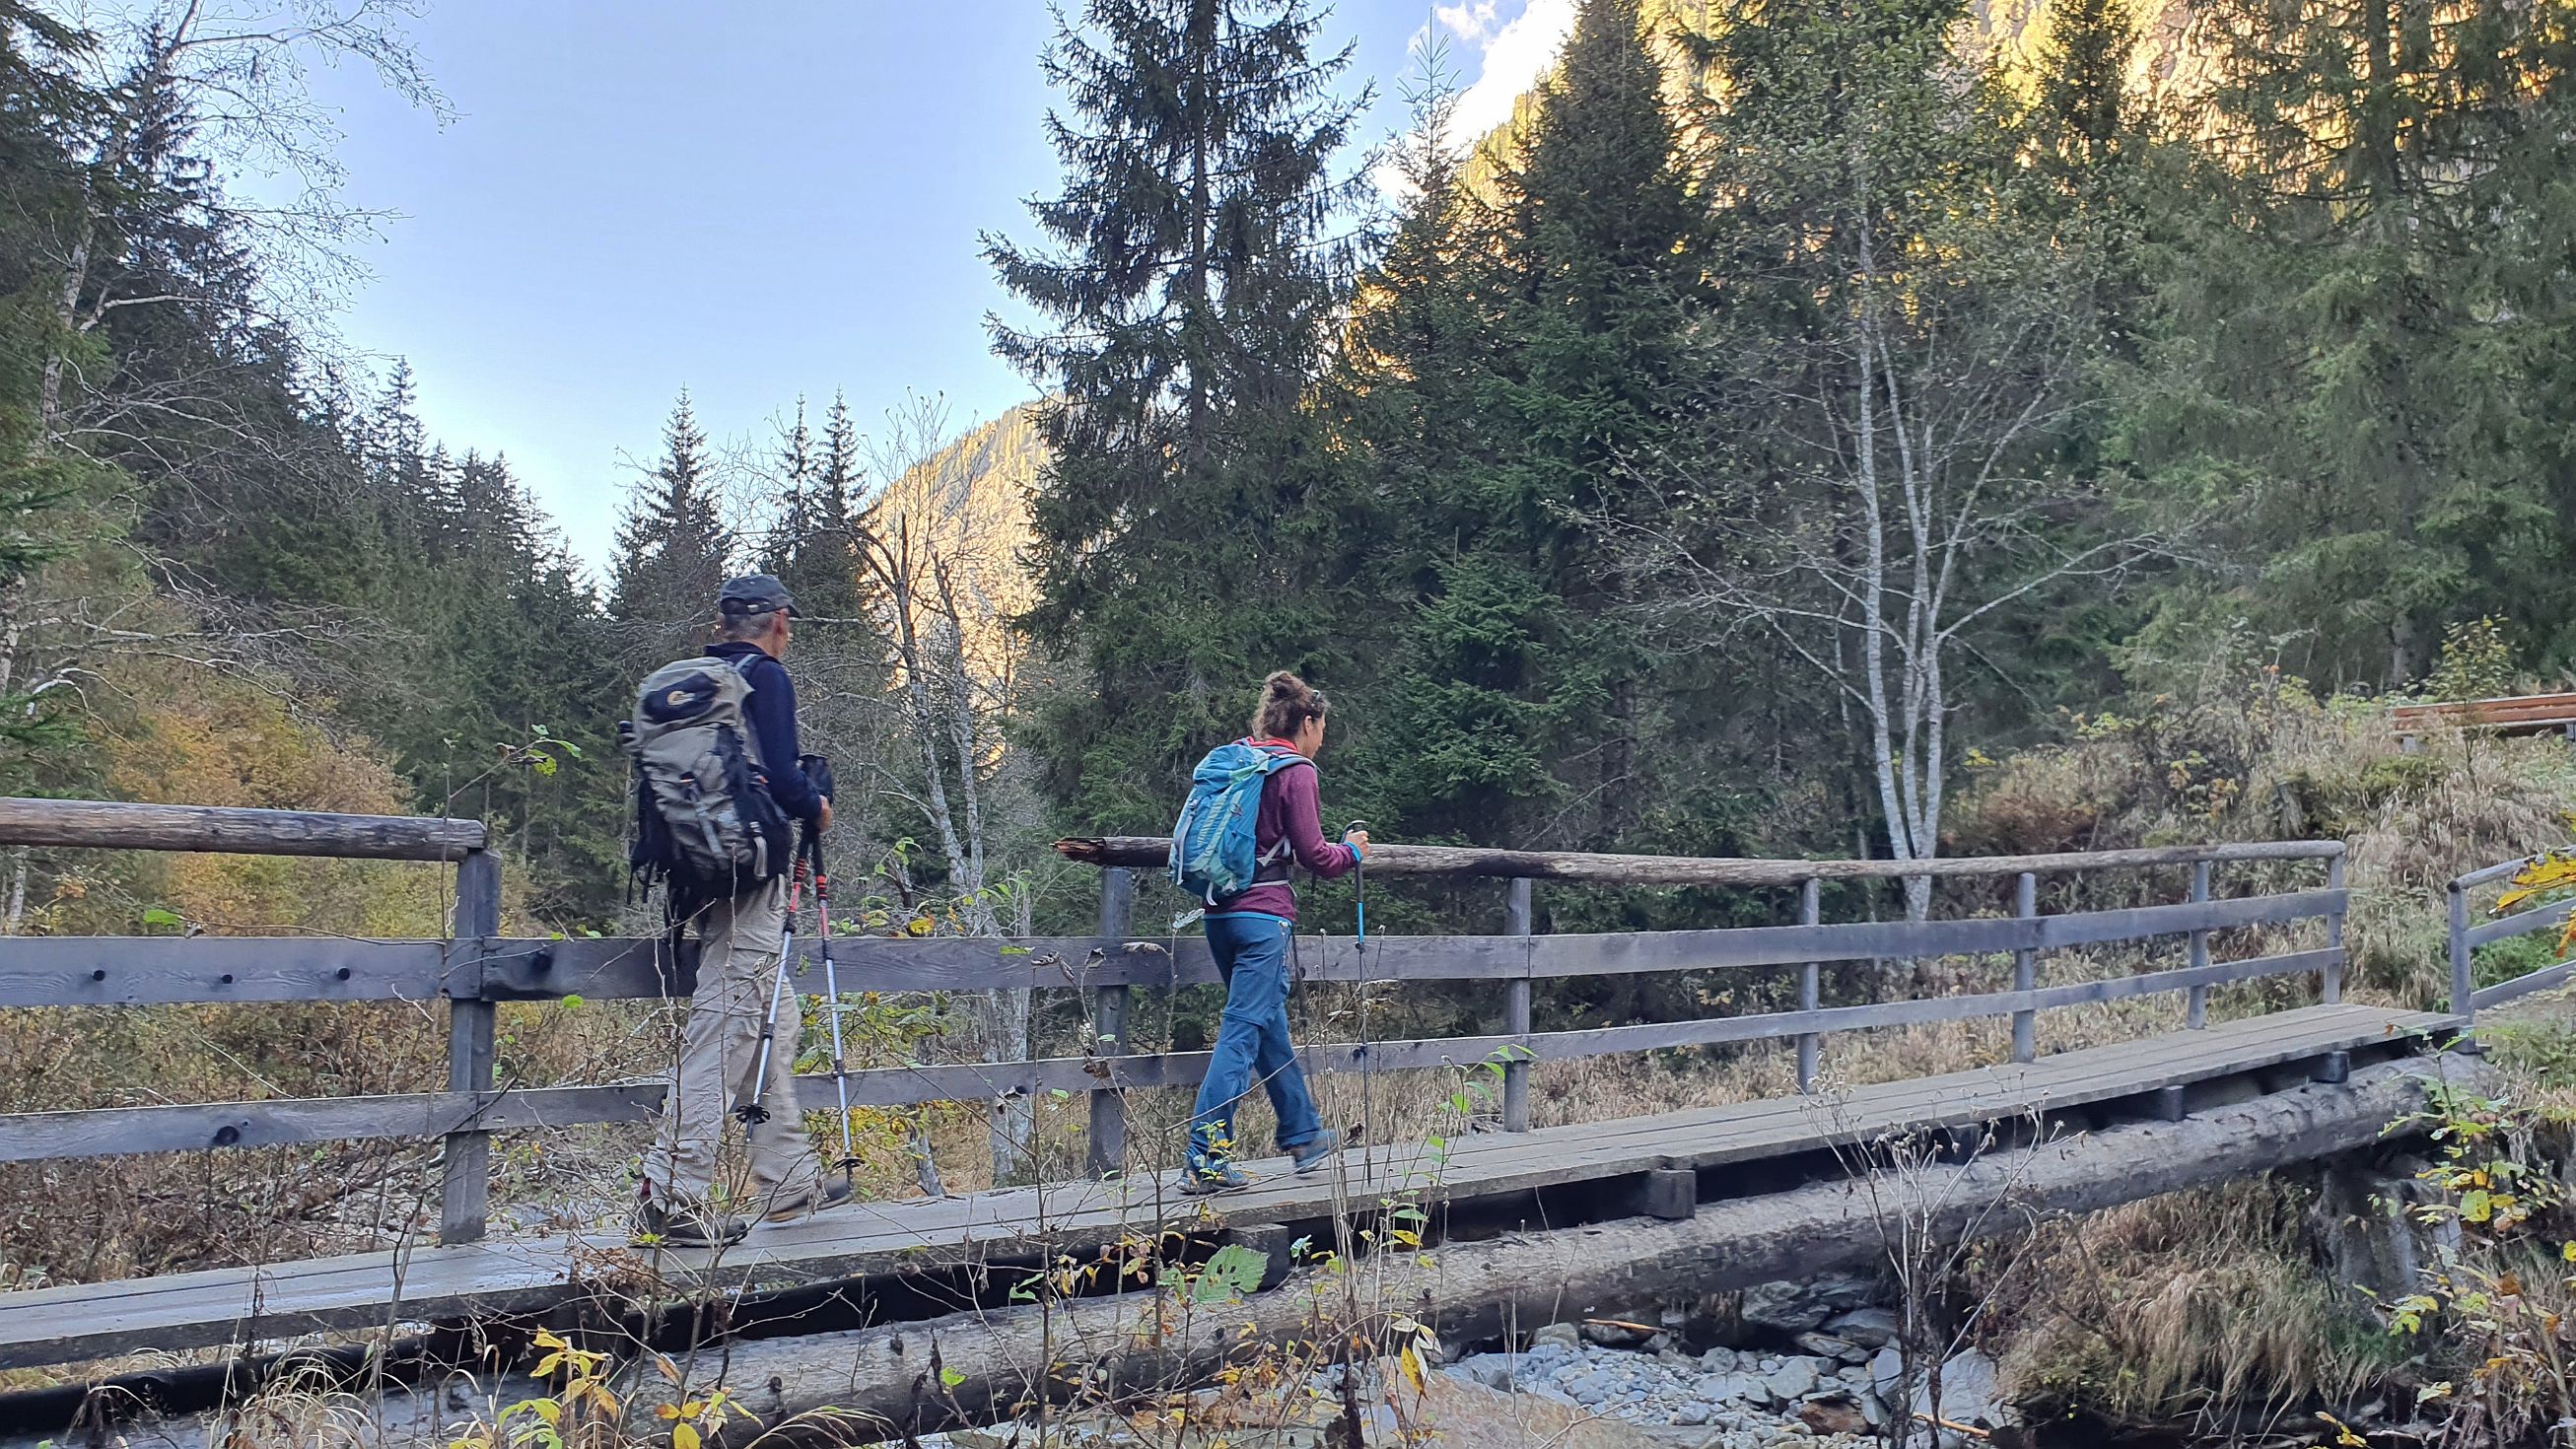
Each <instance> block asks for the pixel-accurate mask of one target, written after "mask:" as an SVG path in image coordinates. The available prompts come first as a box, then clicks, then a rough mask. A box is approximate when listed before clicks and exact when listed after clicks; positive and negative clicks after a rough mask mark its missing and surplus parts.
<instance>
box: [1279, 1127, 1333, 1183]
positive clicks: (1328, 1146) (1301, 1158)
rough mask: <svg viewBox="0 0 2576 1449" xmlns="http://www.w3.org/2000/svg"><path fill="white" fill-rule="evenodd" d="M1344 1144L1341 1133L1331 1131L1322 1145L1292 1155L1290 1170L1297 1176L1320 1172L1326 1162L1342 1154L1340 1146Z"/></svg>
mask: <svg viewBox="0 0 2576 1449" xmlns="http://www.w3.org/2000/svg"><path fill="white" fill-rule="evenodd" d="M1345 1145H1346V1144H1345V1143H1344V1142H1343V1141H1342V1134H1340V1133H1339V1132H1334V1133H1331V1134H1329V1136H1328V1140H1327V1141H1326V1142H1325V1143H1324V1144H1323V1145H1322V1146H1320V1147H1315V1148H1314V1149H1313V1150H1312V1151H1310V1152H1307V1153H1304V1154H1300V1155H1294V1157H1293V1162H1294V1165H1293V1167H1292V1168H1291V1170H1292V1171H1294V1172H1295V1173H1296V1174H1297V1175H1298V1176H1299V1177H1306V1176H1309V1175H1311V1174H1313V1173H1316V1172H1320V1171H1322V1170H1323V1168H1324V1165H1325V1164H1326V1163H1329V1162H1331V1161H1332V1160H1333V1159H1334V1158H1336V1157H1339V1156H1341V1155H1342V1148H1343V1147H1344V1146H1345Z"/></svg>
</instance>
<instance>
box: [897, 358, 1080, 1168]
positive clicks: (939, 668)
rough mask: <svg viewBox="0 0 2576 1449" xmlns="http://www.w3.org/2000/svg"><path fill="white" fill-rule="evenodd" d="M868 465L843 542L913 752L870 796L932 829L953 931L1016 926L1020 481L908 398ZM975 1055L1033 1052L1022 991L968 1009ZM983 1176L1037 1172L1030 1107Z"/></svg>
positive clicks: (1004, 1122)
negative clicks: (998, 482) (1000, 854)
mask: <svg viewBox="0 0 2576 1449" xmlns="http://www.w3.org/2000/svg"><path fill="white" fill-rule="evenodd" d="M886 425H887V426H886V432H885V434H884V435H883V436H882V437H881V438H880V439H878V440H876V442H875V445H874V448H873V454H874V456H873V458H872V460H871V463H872V466H871V470H870V471H871V472H872V473H873V474H874V476H875V477H876V478H877V479H879V480H881V481H880V484H879V488H878V491H877V492H876V494H875V495H874V497H872V498H871V499H870V500H869V502H868V505H867V507H866V509H865V511H864V512H863V513H862V514H861V516H860V517H859V518H858V519H857V520H855V521H854V524H853V529H852V532H853V534H854V538H853V542H854V544H855V546H856V547H855V551H856V553H857V556H858V559H859V562H860V565H861V567H862V568H863V569H864V570H865V572H866V574H867V577H868V582H869V584H870V594H871V595H872V597H873V598H874V599H875V601H876V606H877V613H878V614H879V616H880V618H879V624H880V627H881V628H882V630H883V632H884V636H885V638H886V641H887V646H888V649H889V652H890V655H891V660H890V663H891V666H892V668H891V671H890V673H891V678H890V689H889V696H890V697H889V706H890V709H891V712H892V714H893V717H894V719H895V722H896V727H895V729H894V731H893V732H892V733H893V735H894V737H895V738H896V739H897V740H899V741H901V742H902V748H903V750H904V753H905V754H906V756H907V758H906V759H905V760H903V761H902V764H901V767H900V768H898V767H897V766H896V763H895V762H894V761H889V760H879V761H875V762H873V764H874V767H875V774H876V776H877V780H878V788H879V790H880V791H882V792H884V793H886V794H888V795H889V796H891V797H893V798H894V799H897V800H899V801H901V802H902V803H903V804H904V805H905V806H907V807H908V808H909V810H910V812H911V813H913V814H915V815H917V816H918V817H919V818H920V819H921V820H922V821H923V823H924V824H925V825H926V826H927V827H928V828H929V833H930V835H931V837H932V839H933V840H934V841H936V843H937V845H938V848H939V852H940V860H941V863H942V865H943V866H944V868H945V873H946V880H947V888H948V894H949V896H950V898H951V899H952V901H953V902H954V909H955V911H956V913H957V916H958V919H959V922H960V924H961V927H962V929H964V930H965V931H967V932H968V933H970V934H973V935H979V936H999V935H1002V934H1005V930H1006V927H1007V928H1008V929H1009V930H1011V931H1017V932H1023V933H1024V932H1026V931H1027V929H1028V921H1027V919H1026V898H1025V896H1018V897H1014V896H1012V894H1011V893H1010V892H1009V890H1008V889H1007V887H1008V886H1009V884H1010V883H1009V881H1008V880H1006V879H1005V878H1004V874H1003V873H1002V872H1000V871H999V870H998V869H997V866H996V864H995V859H996V845H997V833H998V831H999V830H1001V829H1002V828H1003V825H1004V821H1003V820H1002V819H1001V818H1000V816H999V815H997V813H996V804H997V802H996V798H995V794H996V787H997V784H999V783H1000V782H1001V781H1002V779H1003V773H1004V770H1005V767H1006V764H1007V759H1006V752H1005V749H1004V743H1003V735H1004V730H1005V727H1006V725H1007V724H1008V721H1009V718H1010V714H1011V711H1012V708H1013V706H1014V703H1015V699H1016V695H1015V690H1014V673H1015V668H1016V662H1017V652H1016V646H1015V641H1014V640H1013V638H1012V636H1011V633H1010V627H1009V622H1008V621H1009V619H1010V617H1011V615H1012V614H1013V613H1015V612H1017V611H1018V610H1019V609H1020V608H1022V607H1025V602H1026V601H1025V599H1024V598H1022V597H1020V596H1019V595H1018V594H1017V593H1016V592H1014V591H1015V590H1017V589H1019V588H1021V587H1023V586H1022V584H1021V582H1020V580H1021V576H1020V574H1019V573H1018V570H1017V566H1016V560H1015V553H1016V550H1017V547H1018V545H1019V543H1020V541H1021V540H1022V538H1023V537H1024V534H1025V528H1026V525H1025V515H1024V514H1023V513H1022V512H1021V508H1022V503H1021V499H1020V496H1019V491H1018V490H1017V489H1009V488H997V487H993V486H990V484H988V483H986V482H985V480H983V479H981V478H980V477H979V476H978V472H977V469H976V468H975V466H974V465H973V463H972V461H971V460H969V459H967V458H965V457H963V456H962V455H961V453H960V450H959V449H958V448H956V447H952V446H951V443H950V439H949V425H948V410H947V407H946V405H945V404H944V403H942V402H940V401H939V400H937V399H935V398H922V397H918V396H916V397H913V398H911V399H910V400H909V401H908V402H907V403H906V405H904V406H903V407H900V408H897V409H894V410H891V411H890V412H889V413H888V414H887V417H886ZM978 1008H979V1009H978V1018H979V1019H978V1023H977V1025H978V1030H979V1035H980V1036H981V1038H982V1041H981V1046H982V1049H983V1053H984V1057H985V1060H987V1061H993V1062H1014V1061H1024V1060H1026V1059H1027V1058H1028V1054H1029V1028H1030V1019H1029V1013H1030V993H1029V992H1027V991H990V992H985V993H982V994H981V997H980V998H979V1002H978ZM991 1110H992V1125H991V1138H992V1148H993V1178H994V1181H995V1182H997V1183H1003V1182H1019V1181H1025V1180H1028V1179H1029V1177H1030V1176H1031V1170H1032V1166H1033V1164H1032V1161H1031V1155H1030V1153H1031V1142H1032V1135H1033V1130H1034V1110H1035V1104H1034V1103H1033V1102H1031V1101H1030V1099H1029V1098H1027V1097H1026V1096H1024V1095H1015V1096H1011V1097H1006V1098H1002V1099H1000V1100H997V1101H996V1102H995V1103H994V1104H993V1105H992V1109H991Z"/></svg>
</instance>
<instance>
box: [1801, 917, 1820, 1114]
mask: <svg viewBox="0 0 2576 1449" xmlns="http://www.w3.org/2000/svg"><path fill="white" fill-rule="evenodd" d="M1824 919H1825V883H1824V882H1823V881H1821V880H1817V879H1814V878H1813V877H1810V878H1809V879H1808V880H1806V881H1805V882H1804V883H1802V884H1801V885H1800V886H1799V887H1798V924H1799V925H1802V926H1813V925H1819V924H1822V923H1823V921H1824ZM1824 1003H1825V983H1824V963H1823V962H1821V961H1803V962H1800V963H1799V965H1798V1009H1799V1010H1800V1011H1814V1010H1815V1009H1816V1008H1818V1007H1820V1006H1822V1005H1824ZM1824 1041H1825V1038H1824V1035H1823V1034H1822V1033H1820V1032H1812V1031H1802V1032H1800V1033H1798V1090H1799V1091H1800V1092H1802V1093H1803V1092H1812V1091H1814V1090H1815V1089H1816V1069H1817V1067H1818V1066H1819V1065H1820V1063H1819V1062H1818V1060H1817V1059H1818V1057H1819V1056H1820V1055H1822V1051H1821V1049H1822V1047H1823V1046H1824Z"/></svg>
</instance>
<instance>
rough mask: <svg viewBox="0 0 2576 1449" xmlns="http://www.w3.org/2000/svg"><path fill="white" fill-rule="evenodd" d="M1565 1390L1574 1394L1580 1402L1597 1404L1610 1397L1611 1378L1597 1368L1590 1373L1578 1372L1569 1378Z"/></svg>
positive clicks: (1577, 1401)
mask: <svg viewBox="0 0 2576 1449" xmlns="http://www.w3.org/2000/svg"><path fill="white" fill-rule="evenodd" d="M1565 1391H1566V1393H1568V1394H1570V1395H1572V1396H1573V1398H1574V1401H1575V1402H1576V1403H1578V1404H1583V1405H1586V1406H1590V1405H1595V1404H1598V1403H1600V1402H1601V1401H1602V1400H1603V1399H1605V1398H1607V1397H1609V1393H1610V1379H1609V1376H1608V1375H1606V1374H1604V1373H1602V1372H1601V1371H1600V1370H1598V1369H1595V1370H1593V1371H1592V1372H1590V1373H1585V1374H1577V1375H1575V1376H1574V1377H1573V1378H1572V1379H1569V1380H1567V1381H1566V1385H1565Z"/></svg>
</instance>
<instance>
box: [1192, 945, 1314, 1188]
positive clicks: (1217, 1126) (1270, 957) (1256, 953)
mask: <svg viewBox="0 0 2576 1449" xmlns="http://www.w3.org/2000/svg"><path fill="white" fill-rule="evenodd" d="M1206 922H1207V938H1208V950H1209V951H1210V952H1212V953H1214V955H1215V956H1216V969H1217V974H1218V975H1220V976H1223V977H1224V978H1225V1015H1224V1016H1223V1017H1221V1018H1219V1019H1218V1023H1217V1033H1216V1050H1215V1053H1214V1056H1213V1059H1212V1060H1210V1061H1209V1063H1208V1072H1207V1077H1206V1079H1205V1080H1203V1081H1201V1082H1200V1083H1199V1100H1198V1107H1197V1109H1196V1110H1195V1111H1194V1112H1192V1113H1191V1116H1190V1166H1192V1167H1194V1168H1206V1167H1208V1166H1209V1165H1210V1164H1212V1163H1216V1162H1226V1161H1233V1160H1240V1159H1242V1158H1244V1157H1247V1156H1249V1155H1250V1154H1249V1153H1246V1152H1244V1151H1243V1150H1242V1144H1241V1143H1239V1142H1237V1141H1236V1140H1235V1135H1234V1109H1235V1105H1236V1104H1237V1103H1239V1102H1241V1101H1242V1100H1243V1098H1244V1097H1245V1096H1246V1095H1248V1094H1249V1093H1250V1092H1251V1091H1252V1087H1253V1083H1254V1082H1256V1081H1258V1082H1259V1083H1260V1084H1261V1085H1262V1086H1264V1087H1266V1088H1268V1089H1269V1092H1270V1106H1271V1108H1272V1110H1273V1111H1275V1112H1277V1113H1278V1115H1279V1146H1280V1149H1281V1150H1282V1151H1286V1152H1294V1151H1296V1150H1297V1149H1298V1148H1299V1147H1302V1146H1304V1145H1305V1144H1306V1143H1307V1142H1309V1141H1311V1140H1313V1139H1314V1137H1315V1136H1316V1135H1317V1134H1319V1133H1320V1132H1322V1131H1323V1123H1322V1121H1321V1120H1319V1119H1318V1117H1317V1116H1316V1113H1315V1099H1314V1097H1312V1096H1311V1095H1309V1094H1308V1093H1307V1091H1306V1072H1305V1069H1304V1068H1303V1067H1300V1066H1299V1065H1298V1064H1297V1052H1296V1049H1295V1048H1294V1047H1293V1046H1291V1045H1290V1044H1289V1041H1288V984H1289V983H1288V937H1289V933H1290V932H1291V931H1293V930H1294V929H1295V927H1293V926H1291V925H1290V924H1289V923H1288V922H1286V921H1283V920H1281V919H1280V918H1278V917H1277V916H1267V915H1260V914H1256V913H1253V912H1249V911H1246V912H1239V913H1236V914H1232V915H1221V916H1209V917H1207V918H1206Z"/></svg>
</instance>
